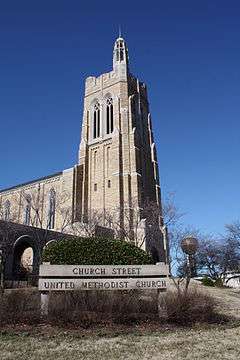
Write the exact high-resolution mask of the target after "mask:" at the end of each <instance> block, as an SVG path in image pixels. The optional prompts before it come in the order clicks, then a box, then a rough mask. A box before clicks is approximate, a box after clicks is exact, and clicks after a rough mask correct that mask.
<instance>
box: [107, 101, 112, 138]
mask: <svg viewBox="0 0 240 360" xmlns="http://www.w3.org/2000/svg"><path fill="white" fill-rule="evenodd" d="M106 132H107V134H111V133H112V132H113V99H112V98H109V99H107V119H106Z"/></svg>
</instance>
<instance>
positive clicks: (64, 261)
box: [42, 238, 154, 265]
mask: <svg viewBox="0 0 240 360" xmlns="http://www.w3.org/2000/svg"><path fill="white" fill-rule="evenodd" d="M42 260H43V261H44V262H50V263H51V264H52V265H79V264H81V265H140V264H153V263H154V262H153V259H152V257H151V256H150V255H149V254H147V253H146V252H145V251H144V250H142V249H139V248H138V247H136V246H135V245H133V244H130V243H127V242H126V241H123V240H117V239H113V240H110V239H101V238H74V239H63V240H58V241H53V242H51V243H49V245H47V246H46V247H45V249H44V251H43V257H42Z"/></svg>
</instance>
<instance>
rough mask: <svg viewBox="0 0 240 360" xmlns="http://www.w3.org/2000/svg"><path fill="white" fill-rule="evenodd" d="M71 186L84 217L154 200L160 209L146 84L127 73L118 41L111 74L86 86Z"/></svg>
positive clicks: (124, 49) (126, 59) (122, 44)
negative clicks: (73, 186) (73, 178)
mask: <svg viewBox="0 0 240 360" xmlns="http://www.w3.org/2000/svg"><path fill="white" fill-rule="evenodd" d="M75 169H76V171H77V173H78V174H77V176H76V179H77V181H76V184H75V194H76V196H75V199H76V200H75V210H77V214H78V215H80V217H81V218H82V219H84V218H85V219H87V218H88V217H89V216H90V215H91V212H92V211H93V210H100V211H102V212H103V213H105V212H106V211H108V210H111V209H113V208H119V209H120V221H121V222H122V223H124V221H125V220H124V213H125V211H126V210H127V209H131V208H132V207H139V208H143V207H144V204H146V203H148V202H151V203H152V202H154V203H156V204H158V206H159V207H160V209H161V197H160V185H159V175H158V163H157V156H156V147H155V144H154V140H153V132H152V124H151V115H150V111H149V104H148V96H147V88H146V85H145V84H144V83H143V82H141V81H139V80H138V79H137V78H136V77H134V76H133V75H132V74H131V73H130V70H129V57H128V49H127V44H126V42H125V40H124V39H123V38H122V37H119V38H118V39H117V40H116V41H115V44H114V49H113V70H112V71H110V72H108V73H105V74H102V75H100V76H99V77H93V76H90V77H88V78H87V79H86V82H85V97H84V112H83V121H82V135H81V142H80V148H79V165H78V166H77V167H76V168H75Z"/></svg>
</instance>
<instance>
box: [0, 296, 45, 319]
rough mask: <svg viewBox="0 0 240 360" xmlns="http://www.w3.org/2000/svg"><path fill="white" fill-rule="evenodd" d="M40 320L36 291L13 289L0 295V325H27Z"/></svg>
mask: <svg viewBox="0 0 240 360" xmlns="http://www.w3.org/2000/svg"><path fill="white" fill-rule="evenodd" d="M39 320H40V302H39V293H38V291H37V290H29V289H25V290H23V289H13V290H6V291H5V292H4V294H2V295H0V325H3V324H15V323H28V324H36V323H38V322H39Z"/></svg>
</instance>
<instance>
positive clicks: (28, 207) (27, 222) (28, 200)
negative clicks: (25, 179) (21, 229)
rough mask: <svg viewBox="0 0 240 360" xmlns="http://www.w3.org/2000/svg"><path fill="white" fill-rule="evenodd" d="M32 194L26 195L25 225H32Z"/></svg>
mask: <svg viewBox="0 0 240 360" xmlns="http://www.w3.org/2000/svg"><path fill="white" fill-rule="evenodd" d="M31 202H32V199H31V195H28V196H27V197H26V206H25V211H24V224H25V225H30V220H31Z"/></svg>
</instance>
